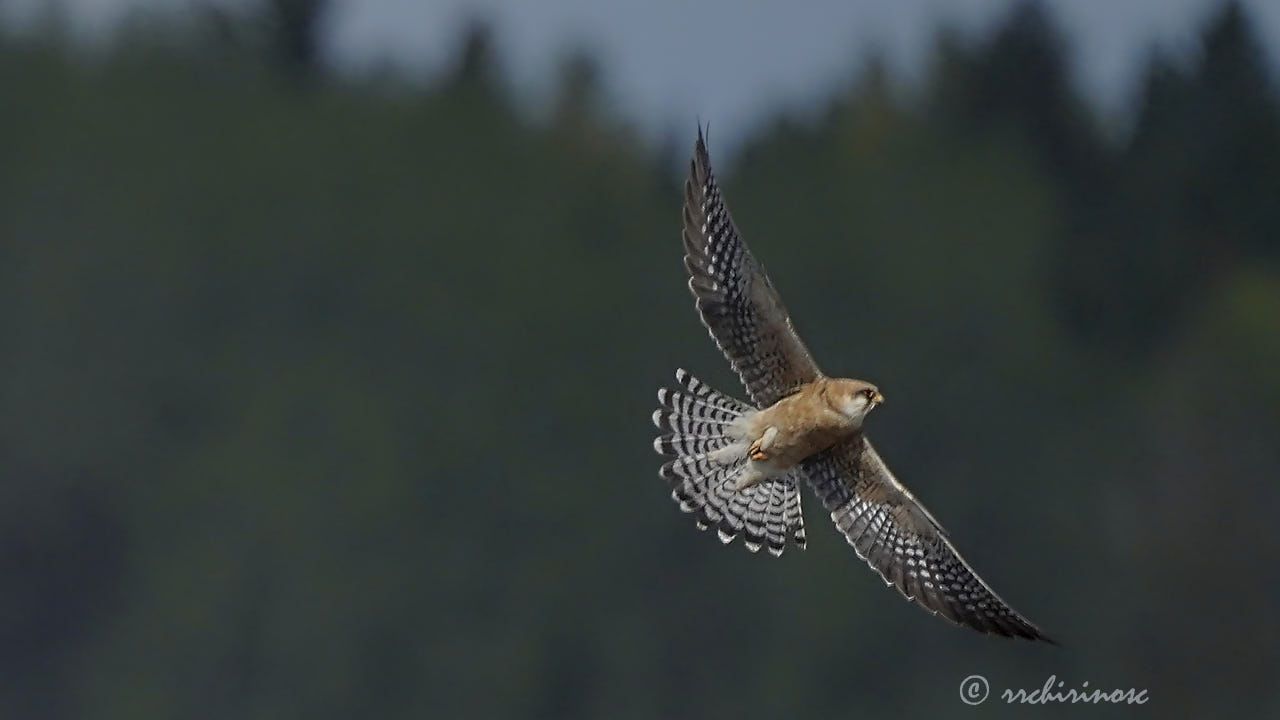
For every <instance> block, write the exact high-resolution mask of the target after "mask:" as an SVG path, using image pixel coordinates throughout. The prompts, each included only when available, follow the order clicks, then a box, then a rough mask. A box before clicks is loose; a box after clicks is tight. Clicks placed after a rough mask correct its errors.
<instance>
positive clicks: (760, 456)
mask: <svg viewBox="0 0 1280 720" xmlns="http://www.w3.org/2000/svg"><path fill="white" fill-rule="evenodd" d="M747 457H749V458H751V459H752V460H768V459H769V455H768V453H766V452H765V451H763V450H761V449H760V441H759V440H756V441H755V442H753V443H751V447H749V448H747Z"/></svg>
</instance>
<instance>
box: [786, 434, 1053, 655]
mask: <svg viewBox="0 0 1280 720" xmlns="http://www.w3.org/2000/svg"><path fill="white" fill-rule="evenodd" d="M803 467H804V472H805V475H806V476H807V477H808V479H809V486H810V487H812V488H813V491H814V492H815V493H817V495H818V497H819V498H821V500H822V504H823V505H824V506H825V507H826V508H827V510H829V511H830V512H831V519H832V520H833V521H834V522H835V524H836V527H837V528H839V530H840V532H841V533H843V534H844V536H845V539H846V540H848V541H849V544H850V545H852V546H853V549H854V550H855V551H856V552H857V553H858V557H860V558H862V559H863V560H866V561H867V564H868V565H870V566H871V567H872V568H874V569H875V571H876V572H878V573H880V576H881V577H882V578H884V581H885V583H887V584H889V585H893V586H895V587H897V588H898V591H899V592H901V593H902V594H903V596H904V597H906V598H907V599H908V600H914V601H915V602H916V603H918V604H919V605H920V606H921V607H923V608H925V609H926V610H929V611H930V612H933V613H935V614H941V615H942V616H943V617H945V618H946V619H948V620H950V621H951V622H953V623H956V624H958V625H965V626H967V627H970V628H973V629H974V630H977V631H979V632H984V633H994V634H996V635H1004V636H1007V637H1014V636H1018V637H1024V638H1028V639H1031V640H1044V641H1047V642H1050V643H1053V642H1054V641H1053V640H1051V639H1050V638H1049V637H1047V636H1046V635H1045V634H1044V633H1042V632H1040V629H1039V628H1037V627H1036V626H1035V625H1033V624H1032V623H1031V621H1029V620H1027V619H1026V618H1025V617H1023V616H1022V615H1020V614H1019V613H1018V612H1017V611H1015V610H1014V609H1013V608H1011V607H1009V605H1008V604H1007V603H1005V601H1003V600H1001V599H1000V596H998V595H996V594H995V592H994V591H993V590H992V589H991V588H990V586H988V585H987V584H986V583H985V582H983V581H982V578H980V577H978V574H977V573H975V572H974V571H973V568H971V567H969V563H967V562H965V561H964V558H962V557H960V553H958V552H956V549H955V547H954V546H953V545H952V544H951V541H950V540H949V539H948V538H947V533H946V531H945V530H943V529H942V526H941V525H939V524H938V521H937V520H935V519H934V517H933V516H932V515H930V514H929V511H928V510H926V509H925V508H924V506H923V505H921V504H920V502H919V501H918V500H916V499H915V497H914V496H913V495H912V494H911V492H910V491H909V490H907V489H906V488H905V487H903V485H902V484H901V483H899V482H898V480H897V478H895V477H894V476H893V473H891V472H889V468H887V467H886V466H885V464H884V461H883V460H881V459H880V456H879V455H878V454H877V453H876V451H875V448H873V447H871V443H870V442H868V441H867V439H866V437H865V436H863V435H862V434H861V433H859V434H858V435H857V436H855V437H852V438H850V439H848V440H845V441H844V442H842V443H839V444H837V445H836V446H835V447H833V448H831V449H829V450H826V451H824V452H821V453H818V454H816V455H814V456H813V457H810V458H809V459H808V460H805V461H804V464H803ZM1054 644H1057V643H1054Z"/></svg>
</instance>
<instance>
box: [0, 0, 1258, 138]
mask: <svg viewBox="0 0 1280 720" xmlns="http://www.w3.org/2000/svg"><path fill="white" fill-rule="evenodd" d="M60 1H61V2H62V4H63V6H64V7H66V8H67V9H68V10H69V11H70V12H69V15H70V17H71V19H72V21H73V23H74V26H75V27H76V29H77V30H80V31H83V32H84V33H85V34H86V35H87V36H89V37H94V36H101V34H102V33H103V31H104V29H107V28H110V27H111V25H112V24H113V23H114V22H116V21H118V20H119V19H120V18H121V17H123V16H124V15H125V14H126V13H127V12H128V11H129V10H130V9H133V8H139V7H143V8H154V9H161V10H164V11H171V12H177V13H181V12H184V11H185V10H186V9H188V8H190V7H192V6H193V5H196V4H198V3H201V2H204V3H208V4H217V5H223V6H230V7H236V6H239V7H246V6H252V5H254V4H255V2H254V0H60ZM50 2H52V0H0V13H3V14H6V15H9V16H10V17H12V18H19V20H21V19H22V18H29V17H31V16H32V15H33V14H34V13H37V12H39V10H40V8H44V7H46V6H47V5H48V4H49V3H50ZM332 2H333V10H334V12H333V14H332V16H331V17H330V23H329V27H328V32H327V35H328V43H327V45H328V51H329V53H330V57H332V58H333V59H334V60H335V61H336V62H337V63H338V64H339V65H340V66H342V67H344V68H349V69H351V70H353V71H356V72H359V71H361V70H364V69H369V68H373V67H377V66H379V65H384V64H387V63H391V64H394V65H396V66H400V67H403V68H406V69H410V70H412V71H415V72H422V73H430V72H434V71H437V70H439V69H440V68H441V67H442V66H443V65H444V64H445V63H447V62H448V60H449V59H450V58H452V57H453V55H454V53H455V51H456V49H457V42H458V32H457V30H458V27H459V26H460V24H462V23H463V22H464V21H466V20H467V19H468V18H472V17H484V18H489V19H490V20H492V21H493V24H494V28H495V30H496V33H497V40H498V46H499V49H500V51H501V53H502V62H503V65H504V67H505V68H506V69H507V70H508V73H509V77H510V78H511V79H512V81H513V85H514V86H515V88H516V89H517V91H519V92H520V93H521V94H523V95H526V96H527V97H529V98H531V99H532V98H536V97H538V93H539V91H540V90H543V89H546V88H547V87H548V86H549V84H550V83H551V82H552V81H553V78H554V70H555V67H556V64H557V63H558V62H559V61H560V60H561V59H562V58H563V57H564V56H565V54H566V53H567V52H568V51H569V50H570V49H573V48H581V49H586V50H589V51H591V52H592V53H593V54H594V55H595V56H597V57H598V58H599V59H600V60H601V61H602V64H603V68H604V72H605V79H606V83H607V89H608V92H609V94H608V98H609V100H610V102H611V104H612V105H613V108H614V110H615V111H616V112H617V113H618V114H620V115H622V116H623V117H625V118H627V119H628V120H630V121H631V122H633V123H635V124H637V125H639V126H640V127H642V128H643V129H644V130H645V131H646V134H649V135H651V136H660V135H661V134H662V133H663V132H665V131H668V130H671V129H672V128H684V127H686V126H687V125H689V124H691V123H692V122H693V120H694V118H695V117H700V118H702V119H703V120H704V121H710V122H711V123H712V124H713V125H714V126H715V128H716V133H717V135H718V136H719V138H718V139H719V140H720V141H721V142H725V143H726V144H730V145H732V144H734V143H736V141H737V140H738V139H740V138H741V137H742V135H744V134H745V133H747V132H749V131H750V130H751V129H752V128H753V127H754V126H756V125H757V124H758V123H759V122H760V121H762V120H763V119H764V118H765V117H766V112H767V111H769V110H772V109H775V108H777V107H778V106H779V104H780V103H781V104H786V105H790V106H792V107H795V108H797V109H801V108H803V107H804V106H805V105H807V104H808V103H806V101H809V100H813V99H820V98H822V97H824V96H825V94H826V93H827V92H828V91H829V90H830V88H831V87H832V86H833V85H835V84H838V83H841V82H843V81H846V80H847V79H848V78H849V77H850V76H851V71H852V70H853V69H854V68H856V67H857V62H858V60H859V59H860V58H863V57H865V56H866V54H867V53H868V52H869V51H877V52H879V53H880V54H881V55H883V56H884V57H885V58H886V60H887V61H888V63H889V64H890V67H891V68H893V69H894V70H895V71H897V72H898V73H900V74H901V75H902V76H904V77H906V78H907V79H912V78H917V77H919V75H920V72H921V70H922V67H923V62H922V61H923V60H924V59H926V57H927V51H928V48H929V46H930V43H931V40H932V38H933V35H934V33H935V31H936V29H937V28H938V27H939V25H940V24H947V25H950V26H953V27H958V28H960V29H961V30H963V31H964V32H966V33H970V34H972V33H979V32H982V31H983V30H985V29H987V28H989V27H990V26H991V24H992V22H993V21H994V20H996V19H998V18H999V17H1001V16H1002V15H1003V14H1004V13H1005V12H1007V10H1008V8H1009V6H1010V5H1011V0H792V1H791V2H785V3H784V2H780V1H779V0H721V1H719V2H712V1H710V0H637V1H633V2H624V1H622V0H595V1H594V2H593V1H592V0H332ZM1044 4H1045V5H1046V6H1048V7H1049V8H1050V9H1051V12H1052V13H1053V15H1054V16H1055V19H1056V20H1057V21H1058V22H1059V24H1060V26H1061V27H1062V28H1063V29H1064V30H1065V31H1066V33H1067V37H1068V39H1069V41H1070V42H1071V44H1072V48H1073V49H1074V51H1075V55H1074V58H1075V71H1076V79H1077V82H1078V84H1079V86H1080V87H1081V88H1082V89H1083V90H1085V91H1086V92H1087V93H1088V95H1089V97H1091V98H1092V99H1093V100H1094V101H1095V102H1096V103H1097V104H1099V105H1100V106H1101V107H1103V108H1104V109H1105V110H1107V111H1108V112H1112V113H1114V112H1116V111H1119V110H1123V109H1124V108H1125V107H1126V103H1128V102H1129V100H1130V98H1131V97H1132V91H1133V90H1134V88H1135V87H1136V86H1137V85H1136V84H1137V82H1138V77H1137V73H1136V70H1137V69H1138V68H1139V67H1140V64H1141V62H1142V61H1143V60H1144V59H1145V58H1146V57H1147V56H1148V55H1149V53H1150V51H1151V49H1152V47H1155V46H1158V47H1161V48H1164V49H1167V50H1170V51H1172V52H1175V53H1179V54H1183V55H1184V56H1185V55H1186V54H1187V53H1189V52H1195V49H1196V47H1197V30H1198V28H1199V27H1200V26H1201V24H1202V23H1203V22H1204V19H1205V18H1206V17H1207V16H1209V14H1210V13H1211V12H1212V11H1213V9H1214V8H1216V7H1218V6H1219V5H1220V4H1221V3H1220V1H1219V0H1046V1H1045V3H1044ZM1244 4H1245V5H1246V7H1247V8H1248V10H1249V12H1250V16H1251V17H1252V18H1253V19H1254V21H1255V22H1254V24H1255V31H1256V32H1257V34H1258V35H1259V37H1260V38H1261V40H1262V41H1263V44H1264V46H1265V47H1266V49H1267V53H1268V57H1269V59H1270V60H1271V61H1272V64H1273V66H1274V65H1276V61H1277V57H1278V56H1280V0H1246V2H1245V3H1244Z"/></svg>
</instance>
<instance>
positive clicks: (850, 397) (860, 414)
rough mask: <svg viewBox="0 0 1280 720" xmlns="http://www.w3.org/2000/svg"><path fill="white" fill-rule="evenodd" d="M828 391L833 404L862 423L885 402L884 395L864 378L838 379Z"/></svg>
mask: <svg viewBox="0 0 1280 720" xmlns="http://www.w3.org/2000/svg"><path fill="white" fill-rule="evenodd" d="M833 385H834V387H833V388H832V389H831V390H830V391H828V396H829V397H831V399H832V401H833V402H832V405H833V406H834V407H835V409H836V410H837V411H838V412H840V413H841V414H842V415H844V416H846V417H848V418H849V419H850V420H852V421H853V422H854V423H855V424H857V425H861V424H862V419H863V418H865V417H866V416H867V414H868V413H870V412H871V411H872V410H873V409H875V407H876V406H877V405H879V404H880V403H883V402H884V395H881V394H880V390H879V389H877V388H876V386H875V385H872V384H871V383H869V382H864V381H862V380H837V381H835V382H834V383H833Z"/></svg>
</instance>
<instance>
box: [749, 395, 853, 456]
mask: <svg viewBox="0 0 1280 720" xmlns="http://www.w3.org/2000/svg"><path fill="white" fill-rule="evenodd" d="M751 426H752V427H751V430H750V434H751V435H752V436H753V437H760V435H762V434H763V433H764V432H765V431H766V430H767V429H768V428H770V427H775V428H777V429H778V435H777V437H776V438H775V439H774V441H773V444H772V446H771V448H770V455H772V457H773V461H774V463H775V464H777V465H779V466H782V467H789V466H791V465H795V464H796V463H799V462H800V461H802V460H804V459H805V458H807V457H809V456H810V455H813V454H815V453H818V452H821V451H823V450H826V449H827V448H829V447H831V446H832V445H834V444H835V443H836V442H838V441H840V440H841V439H843V438H845V437H847V436H849V435H851V434H853V433H855V432H857V428H856V427H853V425H852V423H850V422H849V419H848V418H847V417H845V416H844V415H842V414H840V413H838V412H836V411H835V410H833V409H832V408H831V406H830V405H828V404H827V402H826V401H825V399H824V398H823V397H822V396H821V394H820V393H819V392H818V391H817V390H816V388H814V387H813V386H808V387H806V388H802V389H801V390H800V391H798V392H796V393H793V394H791V395H788V396H787V397H785V398H782V399H781V400H779V401H778V402H776V403H774V404H773V405H771V406H770V407H768V408H765V409H764V410H761V411H760V412H759V413H757V414H756V415H755V417H753V418H752V421H751Z"/></svg>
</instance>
